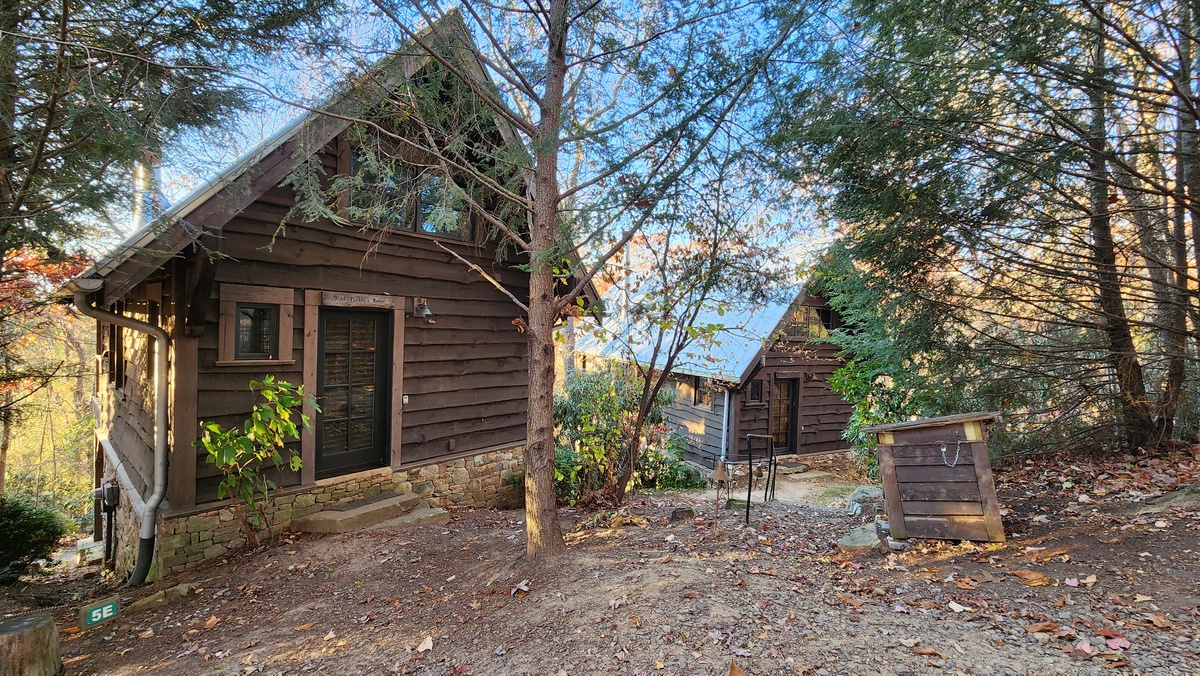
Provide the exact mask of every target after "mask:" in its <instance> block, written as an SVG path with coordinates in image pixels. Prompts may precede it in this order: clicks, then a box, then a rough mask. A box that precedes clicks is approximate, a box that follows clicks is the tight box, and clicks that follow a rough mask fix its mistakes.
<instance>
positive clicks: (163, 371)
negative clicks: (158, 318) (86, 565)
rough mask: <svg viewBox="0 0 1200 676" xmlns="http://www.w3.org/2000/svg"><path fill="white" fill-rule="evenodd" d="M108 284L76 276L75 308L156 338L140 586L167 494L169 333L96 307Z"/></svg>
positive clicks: (134, 578)
mask: <svg viewBox="0 0 1200 676" xmlns="http://www.w3.org/2000/svg"><path fill="white" fill-rule="evenodd" d="M103 285H104V281H103V280H100V279H76V280H73V281H72V282H71V283H70V285H69V288H70V289H71V291H72V292H73V293H74V297H75V307H76V308H77V309H78V310H79V312H81V313H82V314H83V315H84V316H87V317H92V318H93V319H99V320H100V321H103V322H108V323H110V324H116V325H117V326H120V327H122V328H126V329H131V330H133V331H138V332H140V333H145V334H147V335H150V336H153V337H154V490H153V492H151V493H150V499H148V500H146V503H145V506H144V507H143V509H142V531H141V536H140V539H139V540H138V553H137V562H136V563H135V564H134V567H133V573H132V574H131V575H130V576H129V580H128V583H129V584H131V585H140V584H142V583H144V582H145V581H146V575H148V574H149V573H150V563H151V559H153V558H154V536H155V533H156V532H157V530H158V506H159V505H160V504H162V501H163V498H164V497H166V494H167V403H168V402H167V360H166V359H165V358H164V357H165V355H166V349H167V332H166V331H164V330H162V329H160V328H159V327H157V326H154V325H153V324H147V323H146V322H139V321H138V320H136V319H130V318H129V317H125V316H123V315H119V314H116V313H115V312H108V311H106V310H101V309H100V308H97V307H94V306H92V304H91V303H89V302H88V294H90V293H93V292H96V291H99V290H100V288H101V287H102V286H103Z"/></svg>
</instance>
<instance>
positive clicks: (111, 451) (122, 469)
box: [92, 401, 146, 514]
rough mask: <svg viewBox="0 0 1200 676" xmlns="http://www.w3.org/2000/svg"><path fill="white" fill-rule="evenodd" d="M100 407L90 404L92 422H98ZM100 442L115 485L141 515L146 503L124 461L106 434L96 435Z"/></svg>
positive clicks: (94, 403) (93, 403)
mask: <svg viewBox="0 0 1200 676" xmlns="http://www.w3.org/2000/svg"><path fill="white" fill-rule="evenodd" d="M99 410H100V406H99V405H98V404H97V403H96V402H94V401H93V402H92V413H93V418H92V419H93V420H99V419H100V415H99ZM96 436H97V437H98V438H99V441H100V447H101V448H102V449H104V459H105V461H106V462H107V463H108V464H109V465H110V466H111V467H112V468H113V473H114V474H116V475H117V483H119V484H120V485H121V490H123V491H125V497H127V498H128V499H129V504H130V505H132V506H133V511H135V512H137V513H139V514H141V513H142V512H144V511H145V509H146V503H145V501H144V500H142V494H141V493H139V492H138V491H139V488H138V485H137V484H136V483H134V481H133V477H131V476H129V468H128V467H126V465H125V459H124V458H122V457H121V454H120V453H117V449H116V448H115V447H114V446H113V445H112V440H111V439H109V438H108V435H107V434H97V435H96Z"/></svg>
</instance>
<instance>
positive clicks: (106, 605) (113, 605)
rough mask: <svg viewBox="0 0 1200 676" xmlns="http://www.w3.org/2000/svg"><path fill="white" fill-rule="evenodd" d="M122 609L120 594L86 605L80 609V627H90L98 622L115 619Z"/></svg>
mask: <svg viewBox="0 0 1200 676" xmlns="http://www.w3.org/2000/svg"><path fill="white" fill-rule="evenodd" d="M120 609H121V597H120V596H113V597H111V598H107V599H104V600H103V601H97V602H96V603H93V604H92V605H90V606H84V607H82V608H80V609H79V629H80V630H83V629H88V628H89V627H94V626H96V625H97V624H103V623H104V622H108V621H109V620H115V619H117V613H118V612H119V611H120Z"/></svg>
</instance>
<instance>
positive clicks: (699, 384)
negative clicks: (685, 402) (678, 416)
mask: <svg viewBox="0 0 1200 676" xmlns="http://www.w3.org/2000/svg"><path fill="white" fill-rule="evenodd" d="M712 403H713V399H712V390H710V389H708V388H707V387H705V385H704V379H703V378H700V377H699V376H696V379H695V380H694V381H693V382H692V406H699V407H701V408H712Z"/></svg>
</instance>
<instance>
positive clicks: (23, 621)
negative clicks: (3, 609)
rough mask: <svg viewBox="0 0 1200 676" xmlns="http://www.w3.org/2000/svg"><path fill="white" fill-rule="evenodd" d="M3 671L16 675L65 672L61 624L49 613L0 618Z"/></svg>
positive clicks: (45, 675)
mask: <svg viewBox="0 0 1200 676" xmlns="http://www.w3.org/2000/svg"><path fill="white" fill-rule="evenodd" d="M0 672H4V673H5V674H13V676H57V675H58V674H61V673H62V672H63V666H62V654H61V653H60V652H59V648H58V628H57V627H55V626H54V619H53V618H51V617H49V616H47V615H28V616H25V617H16V618H13V619H11V620H7V621H4V622H0Z"/></svg>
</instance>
